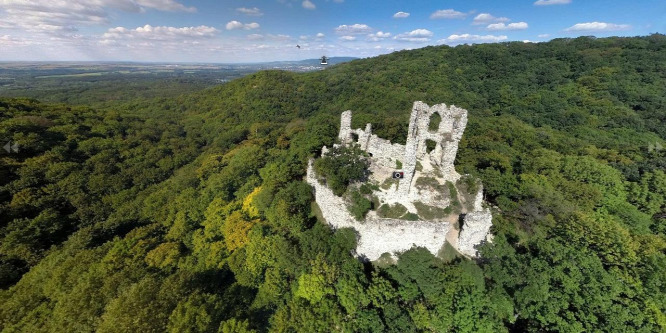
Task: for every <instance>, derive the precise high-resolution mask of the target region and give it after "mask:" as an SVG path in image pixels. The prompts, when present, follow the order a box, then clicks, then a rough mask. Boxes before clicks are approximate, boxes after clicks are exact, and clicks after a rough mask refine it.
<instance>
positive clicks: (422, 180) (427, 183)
mask: <svg viewBox="0 0 666 333" xmlns="http://www.w3.org/2000/svg"><path fill="white" fill-rule="evenodd" d="M414 184H415V185H416V187H419V188H431V189H433V190H435V191H436V192H437V193H439V194H441V195H442V196H443V197H444V198H448V197H449V196H448V195H449V194H450V192H451V191H450V188H447V186H445V185H442V184H440V183H439V182H438V181H437V179H435V178H432V177H419V178H418V179H416V182H415V183H414Z"/></svg>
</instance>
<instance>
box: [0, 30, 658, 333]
mask: <svg viewBox="0 0 666 333" xmlns="http://www.w3.org/2000/svg"><path fill="white" fill-rule="evenodd" d="M415 100H422V101H424V102H426V103H428V104H435V103H447V104H455V105H457V106H460V107H463V108H465V109H467V110H468V111H469V123H468V126H467V129H466V131H465V134H464V136H463V139H462V141H461V142H460V149H459V152H458V156H457V161H456V168H457V170H458V172H460V173H468V174H472V175H474V176H476V177H478V178H480V179H481V180H482V182H483V184H484V186H485V192H486V195H487V198H486V199H487V200H488V201H489V202H490V203H491V204H492V205H494V208H493V209H494V211H493V216H494V219H493V224H494V226H493V228H492V229H491V231H492V232H493V233H494V234H495V238H494V242H493V244H488V245H485V246H484V247H483V249H482V251H481V252H482V258H481V259H480V260H478V261H471V260H466V259H462V258H453V259H450V260H449V261H443V260H441V259H439V258H436V257H434V256H432V255H431V254H430V252H428V251H427V250H425V249H413V250H410V251H408V252H406V253H404V254H402V255H401V257H400V260H399V262H398V264H397V265H373V264H372V263H363V262H360V261H358V260H357V259H356V258H354V257H353V256H352V254H351V253H350V252H351V251H352V250H353V249H354V248H355V235H354V233H353V231H351V230H339V231H336V232H333V231H331V230H330V229H329V228H328V227H327V226H326V225H324V224H323V223H321V222H320V221H318V219H317V217H316V216H317V212H316V209H313V207H314V206H313V205H312V201H313V197H312V193H311V190H310V187H309V186H308V185H307V184H305V182H303V180H302V179H303V176H304V175H305V166H306V163H307V159H308V158H310V157H314V156H317V154H318V153H319V149H320V147H321V146H322V145H324V144H326V145H331V144H332V143H333V142H334V140H335V137H336V136H337V131H338V128H337V127H338V123H339V115H340V113H341V112H342V111H344V110H348V109H351V110H353V111H354V124H353V126H354V127H360V126H361V125H362V124H365V123H366V122H371V123H373V132H375V133H376V134H378V135H379V136H381V137H384V138H387V139H391V140H393V141H394V142H403V143H404V141H405V138H406V134H407V124H408V116H409V112H410V109H411V105H412V102H413V101H415ZM0 138H3V139H7V140H9V139H11V141H12V142H16V143H18V144H19V145H20V150H19V152H18V153H11V154H7V153H5V152H4V150H2V151H0V239H1V240H0V288H1V289H0V331H3V332H93V331H95V332H162V331H169V332H268V331H270V332H337V331H342V332H447V331H455V332H509V331H511V332H523V331H528V332H541V331H557V332H562V331H564V332H581V331H586V332H609V331H614V332H623V331H630V332H660V331H664V330H666V287H665V286H666V174H665V173H664V171H665V170H666V149H664V148H663V147H666V36H664V35H658V34H655V35H651V36H646V37H635V38H604V39H595V38H591V37H580V38H576V39H556V40H553V41H551V42H548V43H538V44H532V43H516V42H514V43H502V44H486V45H474V46H458V47H455V48H451V47H447V46H440V47H427V48H423V49H418V50H411V51H401V52H395V53H392V54H390V55H386V56H381V57H376V58H371V59H363V60H354V61H351V62H349V63H345V64H340V65H335V66H331V67H330V68H328V69H326V70H324V71H319V72H313V73H304V74H295V73H290V72H282V71H263V72H258V73H256V74H252V75H249V76H247V77H244V78H241V79H237V80H234V81H232V82H229V83H227V84H224V85H220V86H217V87H214V88H211V89H207V90H204V91H201V92H197V93H193V94H187V95H182V96H180V97H175V98H171V99H165V98H161V99H154V100H150V101H145V100H138V101H135V102H122V103H121V102H118V103H115V104H110V105H109V106H105V107H103V108H100V109H91V108H86V107H80V106H77V107H74V106H68V105H62V104H44V103H40V102H38V101H36V100H30V99H0ZM2 145H4V142H3V143H2ZM660 147H662V148H661V149H660Z"/></svg>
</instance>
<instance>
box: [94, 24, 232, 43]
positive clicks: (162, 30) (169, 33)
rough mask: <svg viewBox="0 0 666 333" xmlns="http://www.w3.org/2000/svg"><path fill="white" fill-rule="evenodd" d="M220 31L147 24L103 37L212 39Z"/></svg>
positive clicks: (111, 32) (113, 32) (109, 38)
mask: <svg viewBox="0 0 666 333" xmlns="http://www.w3.org/2000/svg"><path fill="white" fill-rule="evenodd" d="M218 32H219V31H218V30H217V29H215V28H213V27H209V26H205V25H200V26H198V27H182V28H176V27H166V26H157V27H153V26H151V25H150V24H146V25H144V26H143V27H138V28H136V29H127V28H124V27H116V28H111V29H109V30H107V32H106V33H104V35H102V40H113V39H125V38H130V39H151V40H177V39H182V38H194V39H196V38H210V37H214V36H215V35H216V34H217V33H218Z"/></svg>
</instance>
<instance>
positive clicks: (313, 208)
mask: <svg viewBox="0 0 666 333" xmlns="http://www.w3.org/2000/svg"><path fill="white" fill-rule="evenodd" d="M310 216H314V217H316V218H317V221H319V222H321V223H326V219H325V218H324V214H322V213H321V208H319V205H317V202H316V201H314V200H312V202H311V203H310Z"/></svg>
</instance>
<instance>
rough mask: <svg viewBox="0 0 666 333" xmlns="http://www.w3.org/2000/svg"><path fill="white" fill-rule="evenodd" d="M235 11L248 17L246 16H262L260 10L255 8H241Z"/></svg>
mask: <svg viewBox="0 0 666 333" xmlns="http://www.w3.org/2000/svg"><path fill="white" fill-rule="evenodd" d="M236 11H237V12H239V13H241V14H245V15H248V16H262V15H264V13H262V12H261V10H260V9H259V8H257V7H253V8H245V7H241V8H236Z"/></svg>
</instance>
